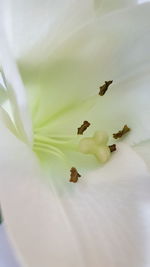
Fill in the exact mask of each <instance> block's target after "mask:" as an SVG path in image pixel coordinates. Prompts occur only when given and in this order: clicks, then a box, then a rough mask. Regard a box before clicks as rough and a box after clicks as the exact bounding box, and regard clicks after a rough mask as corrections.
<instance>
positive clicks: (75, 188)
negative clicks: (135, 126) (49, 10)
mask: <svg viewBox="0 0 150 267" xmlns="http://www.w3.org/2000/svg"><path fill="white" fill-rule="evenodd" d="M0 142H1V144H0V145H1V158H2V160H1V162H0V169H1V176H0V195H1V204H2V210H3V215H4V219H5V224H6V227H7V230H8V232H9V234H10V237H11V239H12V241H13V243H14V245H15V247H16V252H18V254H19V255H21V256H19V257H20V258H22V266H28V267H41V266H44V267H49V266H50V265H52V266H55V267H56V266H57V267H59V266H61V267H63V266H64V267H76V266H79V267H93V266H94V267H100V266H102V267H126V266H132V267H144V266H145V265H146V263H147V246H148V243H149V241H148V239H147V234H148V233H147V228H146V229H145V228H144V226H145V223H144V221H143V220H145V216H144V215H143V212H142V211H143V209H144V207H145V205H149V201H150V199H149V193H148V190H147V188H148V187H149V183H150V181H149V176H148V173H147V169H146V166H145V164H144V162H143V161H142V160H141V159H140V158H139V157H138V155H137V154H136V153H135V152H134V151H133V150H132V149H130V148H129V147H127V146H126V145H120V146H119V149H118V153H116V154H115V155H114V157H112V159H111V160H110V161H109V162H108V164H106V165H104V166H103V167H102V168H100V169H98V170H95V171H93V172H92V173H89V174H88V175H86V176H85V177H82V178H80V182H79V183H77V184H71V183H69V182H68V183H67V181H64V184H65V183H66V190H65V187H64V186H63V191H62V192H61V194H60V192H58V191H57V186H55V177H54V176H53V177H51V179H50V180H49V182H48V181H47V179H46V180H45V177H44V174H42V172H41V170H40V168H39V167H38V164H37V161H36V159H35V158H34V155H33V153H32V152H31V151H30V149H29V148H27V147H26V146H25V145H24V144H22V143H20V142H19V141H18V140H17V139H16V138H15V137H14V136H13V135H11V134H10V133H9V132H8V131H7V129H4V128H3V126H2V125H1V139H0ZM55 164H56V166H57V168H59V166H58V165H57V162H56V163H55ZM8 166H9V167H8ZM50 172H51V171H50ZM50 176H51V174H50ZM60 176H62V174H60ZM60 179H61V177H60Z"/></svg>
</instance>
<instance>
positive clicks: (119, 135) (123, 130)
mask: <svg viewBox="0 0 150 267" xmlns="http://www.w3.org/2000/svg"><path fill="white" fill-rule="evenodd" d="M130 130H131V129H130V128H129V127H128V126H127V125H125V126H124V127H123V129H122V130H121V131H119V132H118V133H114V134H113V137H114V138H115V139H118V138H121V137H122V136H123V135H125V134H126V133H128V132H129V131H130Z"/></svg>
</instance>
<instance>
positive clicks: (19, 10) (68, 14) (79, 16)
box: [2, 0, 94, 57]
mask: <svg viewBox="0 0 150 267" xmlns="http://www.w3.org/2000/svg"><path fill="white" fill-rule="evenodd" d="M2 7H3V12H2V14H3V21H4V24H5V29H6V32H7V37H8V40H9V42H10V44H11V47H12V51H13V52H14V54H15V55H16V56H17V57H19V56H20V55H22V53H24V52H26V51H27V50H28V49H30V48H31V47H33V45H34V44H35V43H36V42H37V41H39V40H40V39H43V38H45V36H46V35H47V34H49V36H51V37H50V38H51V40H55V43H57V42H58V41H59V39H60V40H63V39H64V38H66V37H67V36H68V34H69V33H70V32H73V31H74V30H75V29H76V28H78V27H80V26H81V25H82V24H84V23H85V22H86V21H87V20H90V19H91V17H92V16H93V11H94V9H93V7H94V6H93V1H92V0H80V1H76V0H71V1H70V0H63V1H60V0H55V1H53V0H45V1H42V0H32V1H24V0H21V1H20V0H14V1H13V2H12V1H11V0H6V1H5V0H4V1H2Z"/></svg>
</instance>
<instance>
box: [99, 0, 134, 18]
mask: <svg viewBox="0 0 150 267" xmlns="http://www.w3.org/2000/svg"><path fill="white" fill-rule="evenodd" d="M94 2H95V8H96V10H97V12H98V14H100V15H103V14H105V13H107V12H112V11H114V10H117V9H121V8H126V7H131V6H133V5H136V4H137V3H138V1H137V0H114V1H111V0H95V1H94Z"/></svg>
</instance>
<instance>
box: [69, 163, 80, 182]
mask: <svg viewBox="0 0 150 267" xmlns="http://www.w3.org/2000/svg"><path fill="white" fill-rule="evenodd" d="M70 172H71V174H70V182H72V183H77V181H78V178H79V177H81V175H80V174H79V173H78V171H77V169H76V168H74V167H72V168H71V170H70Z"/></svg>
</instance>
